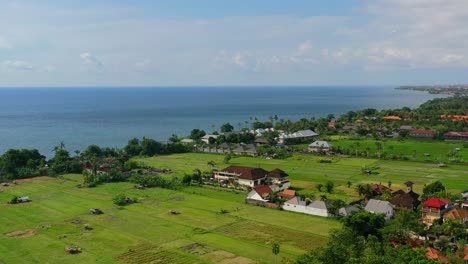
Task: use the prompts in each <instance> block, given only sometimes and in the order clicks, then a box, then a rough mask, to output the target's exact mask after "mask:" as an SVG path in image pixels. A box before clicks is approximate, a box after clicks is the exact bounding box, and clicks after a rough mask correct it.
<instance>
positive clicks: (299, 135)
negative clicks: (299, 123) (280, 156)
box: [278, 129, 318, 144]
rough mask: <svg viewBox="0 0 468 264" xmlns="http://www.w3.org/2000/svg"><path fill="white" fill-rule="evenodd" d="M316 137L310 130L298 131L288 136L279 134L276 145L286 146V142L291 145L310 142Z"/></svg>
mask: <svg viewBox="0 0 468 264" xmlns="http://www.w3.org/2000/svg"><path fill="white" fill-rule="evenodd" d="M317 136H318V134H317V133H315V132H314V131H312V130H310V129H307V130H299V131H297V132H294V133H290V134H286V133H281V134H280V135H279V137H278V143H280V144H286V143H288V142H291V143H296V142H303V141H307V140H312V139H313V138H315V137H317Z"/></svg>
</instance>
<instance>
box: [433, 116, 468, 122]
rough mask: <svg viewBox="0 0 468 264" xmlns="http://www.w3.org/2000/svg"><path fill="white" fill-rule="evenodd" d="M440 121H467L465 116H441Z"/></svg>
mask: <svg viewBox="0 0 468 264" xmlns="http://www.w3.org/2000/svg"><path fill="white" fill-rule="evenodd" d="M440 118H441V119H452V121H468V116H466V115H441V116H440Z"/></svg>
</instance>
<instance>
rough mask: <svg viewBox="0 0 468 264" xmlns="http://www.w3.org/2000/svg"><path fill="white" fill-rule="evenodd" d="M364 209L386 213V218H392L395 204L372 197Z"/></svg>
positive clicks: (376, 212) (374, 212)
mask: <svg viewBox="0 0 468 264" xmlns="http://www.w3.org/2000/svg"><path fill="white" fill-rule="evenodd" d="M364 210H365V211H367V212H370V213H373V214H384V215H385V220H388V219H390V218H392V217H393V214H394V209H393V206H392V205H391V204H390V203H389V202H387V201H381V200H375V199H370V200H369V202H367V205H366V207H365V208H364Z"/></svg>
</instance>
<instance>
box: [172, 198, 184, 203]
mask: <svg viewBox="0 0 468 264" xmlns="http://www.w3.org/2000/svg"><path fill="white" fill-rule="evenodd" d="M184 200H185V198H184V197H172V198H170V199H169V201H171V202H182V201H184Z"/></svg>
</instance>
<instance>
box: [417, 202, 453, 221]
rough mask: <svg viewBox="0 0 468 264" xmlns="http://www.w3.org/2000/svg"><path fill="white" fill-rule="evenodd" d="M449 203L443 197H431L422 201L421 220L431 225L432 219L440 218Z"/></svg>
mask: <svg viewBox="0 0 468 264" xmlns="http://www.w3.org/2000/svg"><path fill="white" fill-rule="evenodd" d="M449 205H450V200H449V199H445V198H431V199H429V200H427V201H425V202H423V209H422V220H423V222H424V223H425V224H426V225H428V226H431V225H432V223H433V222H434V221H438V220H440V218H441V217H442V215H443V214H444V212H445V210H446V209H447V208H448V206H449Z"/></svg>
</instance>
